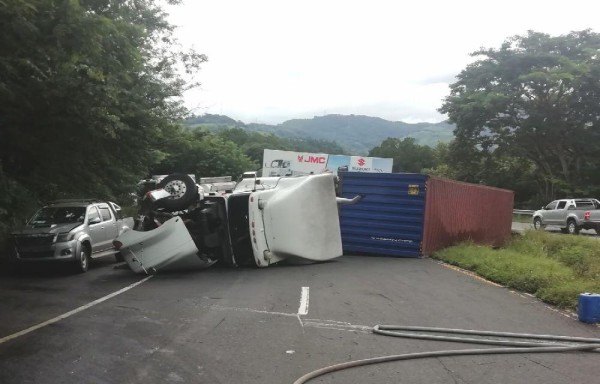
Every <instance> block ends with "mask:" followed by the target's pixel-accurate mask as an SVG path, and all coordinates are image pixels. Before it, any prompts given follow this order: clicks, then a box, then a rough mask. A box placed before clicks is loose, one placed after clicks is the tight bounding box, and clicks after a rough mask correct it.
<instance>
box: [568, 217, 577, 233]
mask: <svg viewBox="0 0 600 384" xmlns="http://www.w3.org/2000/svg"><path fill="white" fill-rule="evenodd" d="M567 231H568V233H569V235H578V234H579V227H578V226H577V223H576V222H575V220H569V221H567Z"/></svg>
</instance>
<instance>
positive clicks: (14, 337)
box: [0, 275, 154, 344]
mask: <svg viewBox="0 0 600 384" xmlns="http://www.w3.org/2000/svg"><path fill="white" fill-rule="evenodd" d="M153 276H154V275H150V276H148V277H145V278H143V279H142V280H140V281H138V282H137V283H133V284H131V285H128V286H127V287H125V288H123V289H119V290H118V291H116V292H113V293H111V294H109V295H106V296H104V297H101V298H99V299H98V300H94V301H92V302H90V303H88V304H85V305H82V306H81V307H79V308H75V309H74V310H72V311H69V312H67V313H63V314H62V315H59V316H56V317H55V318H52V319H50V320H47V321H44V322H43V323H39V324H37V325H34V326H31V327H29V328H27V329H24V330H22V331H19V332H17V333H13V334H12V335H8V336H5V337H3V338H1V339H0V344H2V343H6V342H7V341H9V340H12V339H16V338H17V337H20V336H23V335H26V334H28V333H30V332H33V331H35V330H38V329H40V328H43V327H45V326H47V325H50V324H54V323H56V322H58V321H60V320H63V319H66V318H67V317H70V316H73V315H75V314H76V313H79V312H81V311H85V310H86V309H88V308H91V307H93V306H94V305H98V304H100V303H102V302H104V301H106V300H108V299H112V298H113V297H115V296H117V295H120V294H121V293H123V292H126V291H129V290H130V289H132V288H135V287H137V286H138V285H140V284H142V283H143V282H145V281H148V280H149V279H150V278H152V277H153Z"/></svg>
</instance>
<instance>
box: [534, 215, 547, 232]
mask: <svg viewBox="0 0 600 384" xmlns="http://www.w3.org/2000/svg"><path fill="white" fill-rule="evenodd" d="M533 228H534V229H535V230H536V231H541V230H542V229H544V225H543V224H542V219H540V218H539V217H536V218H534V219H533Z"/></svg>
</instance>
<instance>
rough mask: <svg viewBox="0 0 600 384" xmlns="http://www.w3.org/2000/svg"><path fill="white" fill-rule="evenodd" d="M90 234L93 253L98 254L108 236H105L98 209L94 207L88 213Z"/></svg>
mask: <svg viewBox="0 0 600 384" xmlns="http://www.w3.org/2000/svg"><path fill="white" fill-rule="evenodd" d="M87 223H88V232H89V234H90V238H91V240H92V253H94V252H98V251H100V250H101V249H102V247H103V246H104V244H105V243H106V235H105V234H104V223H102V218H101V216H100V212H98V208H96V206H95V205H92V206H90V207H89V208H88V212H87Z"/></svg>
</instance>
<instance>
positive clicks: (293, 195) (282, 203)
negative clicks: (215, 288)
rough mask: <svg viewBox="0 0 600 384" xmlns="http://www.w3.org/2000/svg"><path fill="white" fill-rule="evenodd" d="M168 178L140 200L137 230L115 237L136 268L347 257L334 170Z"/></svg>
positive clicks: (342, 201)
mask: <svg viewBox="0 0 600 384" xmlns="http://www.w3.org/2000/svg"><path fill="white" fill-rule="evenodd" d="M244 176H245V177H244V178H242V179H241V181H239V182H238V183H234V182H231V179H230V178H204V179H200V184H199V185H198V184H196V183H195V181H194V180H193V179H192V178H191V177H189V176H188V175H185V174H172V175H169V176H167V177H165V178H163V179H162V180H161V181H160V183H158V184H157V185H156V189H151V188H150V189H149V190H148V191H147V192H146V193H145V194H144V197H143V199H142V201H141V208H140V214H139V216H138V218H137V221H136V226H135V228H136V230H133V231H128V232H125V233H124V234H122V235H121V236H119V237H118V238H117V239H116V240H115V242H114V243H115V247H117V248H118V249H120V251H121V254H122V255H123V257H124V259H125V261H126V262H127V264H128V265H129V267H130V268H131V269H132V270H133V271H135V272H141V273H154V272H156V271H158V270H166V269H199V268H206V267H209V266H211V265H213V264H215V263H216V262H219V263H222V264H225V265H228V266H234V267H236V266H256V267H268V266H269V265H272V264H275V263H278V262H280V261H282V260H292V261H297V260H303V261H325V260H330V259H333V258H336V257H339V256H341V255H342V241H341V235H340V225H339V218H338V205H339V204H352V203H356V202H358V200H360V197H359V196H357V197H355V198H354V199H343V198H340V197H337V196H336V193H335V186H334V175H332V174H330V173H325V174H319V175H310V176H301V177H264V178H260V177H256V175H255V174H252V173H249V174H245V175H244Z"/></svg>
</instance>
